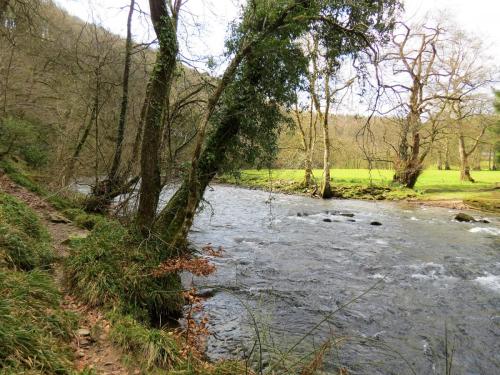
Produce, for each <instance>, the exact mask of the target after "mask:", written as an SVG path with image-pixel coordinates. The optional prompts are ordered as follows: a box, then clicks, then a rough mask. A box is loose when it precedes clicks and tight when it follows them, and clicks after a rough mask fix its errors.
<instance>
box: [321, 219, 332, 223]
mask: <svg viewBox="0 0 500 375" xmlns="http://www.w3.org/2000/svg"><path fill="white" fill-rule="evenodd" d="M323 221H324V222H325V223H331V222H332V219H323Z"/></svg>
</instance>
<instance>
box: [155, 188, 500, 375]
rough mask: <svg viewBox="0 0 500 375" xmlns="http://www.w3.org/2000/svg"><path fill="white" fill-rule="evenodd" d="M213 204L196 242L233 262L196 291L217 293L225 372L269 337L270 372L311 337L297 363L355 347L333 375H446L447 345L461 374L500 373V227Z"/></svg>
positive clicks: (429, 215)
mask: <svg viewBox="0 0 500 375" xmlns="http://www.w3.org/2000/svg"><path fill="white" fill-rule="evenodd" d="M168 195H169V192H165V193H164V195H163V199H166V198H167V197H168ZM206 199H207V201H208V202H209V203H210V205H208V204H207V205H206V207H205V209H204V210H203V212H202V213H200V214H199V215H198V216H197V218H196V220H195V223H194V227H193V230H192V232H191V234H190V240H191V241H192V242H193V243H195V244H196V245H198V246H200V247H201V246H203V245H205V244H207V243H211V244H212V245H213V246H214V247H218V246H222V247H223V248H224V250H225V252H224V255H223V256H222V257H220V258H213V259H212V261H213V262H214V263H215V264H216V266H217V271H216V273H215V274H213V275H212V276H210V277H208V278H196V279H191V278H189V277H185V280H184V281H185V283H186V284H187V285H190V284H191V283H194V285H196V286H197V287H198V288H199V289H205V291H207V290H206V289H207V288H210V289H211V290H212V291H213V292H214V296H213V297H212V298H208V299H207V300H206V301H205V303H204V311H205V313H206V314H208V316H209V318H210V327H209V328H210V330H211V332H212V333H213V335H212V336H211V337H209V339H208V344H207V345H208V350H207V353H208V355H209V356H210V357H211V358H212V359H218V358H241V357H244V356H245V355H248V353H249V352H250V351H251V350H252V347H253V346H254V343H255V342H256V337H257V336H256V335H257V331H258V334H259V338H260V344H261V345H260V346H259V345H257V347H254V350H253V352H254V353H255V352H256V351H260V347H262V351H263V353H264V360H263V363H264V365H266V362H267V360H266V359H265V358H266V356H267V357H268V356H269V355H271V354H272V353H273V352H274V351H275V350H278V349H279V350H281V351H282V352H283V351H286V350H287V349H290V348H291V347H293V345H294V343H297V342H299V340H301V339H302V338H303V337H304V336H307V337H306V339H305V340H303V341H301V342H300V344H299V345H297V348H296V349H295V350H298V351H299V352H300V351H303V352H304V353H306V352H307V351H308V350H310V349H311V348H312V346H314V345H316V346H318V345H321V343H323V342H324V341H325V340H326V339H328V338H330V337H335V339H336V340H337V341H338V342H339V343H340V342H341V343H342V345H339V347H338V348H334V349H332V350H331V351H330V352H328V354H327V355H326V356H325V362H326V366H325V368H324V370H325V372H326V373H332V374H333V373H335V374H337V373H338V370H337V369H338V368H339V367H344V366H345V367H346V368H347V369H348V370H349V373H350V374H412V373H416V374H445V361H446V359H445V354H444V353H445V351H446V342H447V343H448V352H451V349H452V348H453V349H454V350H453V351H454V354H453V361H452V366H453V374H478V375H479V374H481V375H485V374H488V375H489V374H491V375H493V374H499V373H500V218H499V217H494V216H491V215H490V216H488V215H487V216H488V219H489V220H490V222H491V223H488V224H487V223H459V222H456V221H454V220H453V217H454V215H455V214H456V211H450V210H448V209H444V208H434V207H415V206H409V205H406V206H405V205H404V204H401V203H395V202H371V201H356V200H328V201H323V200H320V199H312V198H308V197H302V196H290V195H283V194H272V195H270V194H269V193H267V192H263V191H256V190H247V189H241V188H236V187H230V186H219V185H217V186H215V187H214V188H213V189H211V190H210V191H207V193H206ZM474 215H475V216H480V215H479V214H478V213H474ZM325 220H326V221H325ZM372 221H378V222H380V223H381V224H382V225H379V226H374V225H370V223H371V222H372ZM209 291H210V290H209ZM367 291H368V292H367ZM365 292H367V293H366V294H365V295H363V296H362V297H360V298H359V299H356V300H355V301H353V302H352V303H351V304H349V305H348V306H347V307H344V308H342V306H343V305H344V304H346V303H348V302H349V301H351V300H353V299H355V298H356V297H357V296H360V295H361V294H363V293H365ZM321 322H323V323H322V324H319V323H321ZM316 326H318V327H317V328H316V329H314V330H313V331H312V332H311V330H312V329H313V328H314V327H316ZM445 326H446V330H445ZM256 327H257V330H256ZM446 337H447V339H446Z"/></svg>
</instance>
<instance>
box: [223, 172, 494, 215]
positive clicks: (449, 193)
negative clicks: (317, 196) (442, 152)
mask: <svg viewBox="0 0 500 375" xmlns="http://www.w3.org/2000/svg"><path fill="white" fill-rule="evenodd" d="M322 174H323V171H322V170H320V169H315V170H314V171H313V176H314V178H315V179H316V181H317V182H318V184H319V183H320V181H321V177H322ZM393 174H394V172H393V171H392V170H389V169H374V170H371V171H370V170H368V169H332V170H331V178H332V187H333V188H334V190H335V191H336V193H337V195H338V196H339V197H342V198H360V199H407V198H410V199H419V200H462V201H465V202H466V203H470V204H471V205H473V206H475V207H478V208H481V209H485V210H489V211H498V210H500V190H498V187H499V186H500V171H472V172H471V174H472V176H473V178H474V179H475V180H476V182H475V183H471V182H462V181H460V171H458V170H451V171H440V170H436V169H427V170H425V171H424V172H423V173H422V175H421V176H420V178H419V179H418V182H417V184H416V186H415V189H414V190H410V189H403V188H401V187H398V186H394V185H393V184H392V176H393ZM303 179H304V171H303V170H301V169H272V170H267V169H266V170H264V169H263V170H255V169H248V170H243V171H241V172H240V173H239V174H238V175H237V176H228V175H225V176H222V177H221V178H220V181H221V182H224V183H231V184H237V185H241V186H246V187H252V188H265V189H269V188H273V189H274V190H276V191H282V192H286V193H309V192H310V191H308V190H307V189H304V187H303V186H302V181H303Z"/></svg>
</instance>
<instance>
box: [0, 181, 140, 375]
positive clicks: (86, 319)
mask: <svg viewBox="0 0 500 375" xmlns="http://www.w3.org/2000/svg"><path fill="white" fill-rule="evenodd" d="M0 189H1V190H3V191H5V192H6V193H8V194H10V195H13V196H15V197H17V198H18V199H20V200H21V201H23V202H24V203H26V204H27V205H28V206H30V207H31V208H32V209H33V210H34V211H35V212H36V213H37V214H38V216H39V217H40V219H41V220H42V221H43V223H44V224H45V226H46V227H47V229H48V231H49V233H50V235H51V237H52V242H53V246H54V250H55V252H56V254H57V255H59V256H60V257H61V258H64V257H66V256H68V254H69V249H68V247H67V246H66V245H65V244H64V242H65V241H66V240H67V239H68V238H70V237H77V236H78V237H82V236H86V235H87V234H88V232H87V231H85V230H83V229H80V228H78V227H76V226H75V225H73V224H72V223H71V222H70V221H69V220H67V219H65V218H64V217H63V216H62V215H60V214H59V213H58V212H57V211H56V210H55V209H54V208H53V207H52V206H51V205H50V204H48V203H47V202H46V201H44V200H43V199H42V198H40V197H39V196H38V195H36V194H34V193H32V192H30V191H28V190H27V189H25V188H23V187H21V186H18V185H17V184H15V183H14V182H12V181H11V180H10V179H9V178H8V177H7V176H6V175H0ZM62 272H63V271H62V267H61V264H56V266H55V272H54V278H55V280H56V283H57V285H58V287H59V289H60V291H61V292H62V293H63V302H62V305H61V306H62V308H63V309H64V310H66V311H70V312H72V313H75V314H76V315H77V316H78V317H79V329H78V330H77V331H76V332H75V333H74V339H73V341H72V343H71V346H72V347H73V349H74V351H75V363H74V365H75V369H76V370H82V369H84V368H89V369H93V370H94V371H95V373H97V374H140V371H139V370H136V369H132V370H128V369H127V368H125V367H124V366H123V365H122V364H121V362H120V358H121V353H120V352H119V351H118V350H117V349H115V348H114V347H113V345H112V344H111V342H110V339H109V323H108V322H107V321H106V319H104V317H103V316H102V314H101V313H100V312H99V311H97V310H95V309H89V308H87V307H86V306H85V305H84V304H82V303H79V302H78V300H77V299H76V298H74V297H73V296H71V295H69V294H68V293H67V291H65V290H64V288H63V283H62V275H63V273H62Z"/></svg>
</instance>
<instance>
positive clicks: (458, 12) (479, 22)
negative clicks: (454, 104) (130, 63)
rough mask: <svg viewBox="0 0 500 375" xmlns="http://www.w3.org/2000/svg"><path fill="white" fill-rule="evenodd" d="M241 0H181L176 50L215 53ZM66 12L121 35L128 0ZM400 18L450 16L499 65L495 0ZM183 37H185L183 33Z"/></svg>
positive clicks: (137, 28)
mask: <svg viewBox="0 0 500 375" xmlns="http://www.w3.org/2000/svg"><path fill="white" fill-rule="evenodd" d="M136 2H137V5H138V8H140V9H141V10H142V11H143V12H145V13H146V14H143V15H142V16H139V15H138V14H136V18H135V19H134V25H133V28H134V39H135V40H136V41H141V42H146V41H149V40H152V39H154V35H153V33H152V32H151V28H150V27H149V23H148V20H147V14H148V13H149V3H148V0H136ZM244 2H245V1H244V0H185V5H184V6H183V12H182V19H183V23H182V24H183V25H184V26H183V30H181V32H183V33H184V35H185V34H186V31H187V30H189V31H190V32H191V34H192V31H194V32H195V36H193V35H191V36H190V38H189V43H187V42H186V41H185V42H184V43H181V44H182V46H181V52H182V54H183V55H184V56H185V57H186V58H188V59H197V58H199V57H202V56H207V55H211V56H220V55H222V54H223V51H224V37H225V36H226V34H227V30H228V27H229V24H230V22H231V21H232V20H234V19H236V18H237V17H238V14H239V12H240V10H241V6H242V4H243V3H244ZM56 3H58V4H59V5H61V6H62V7H63V8H65V9H66V10H67V11H68V12H69V13H70V14H73V15H75V16H78V17H80V18H81V19H83V20H85V21H89V22H92V20H97V21H98V22H99V23H101V24H102V26H104V27H106V28H107V29H109V30H111V31H113V32H114V33H117V34H121V35H125V34H126V28H125V25H126V18H127V11H128V7H127V5H128V4H129V3H130V1H129V0H56ZM405 9H406V14H405V18H406V19H409V20H417V19H418V18H421V17H422V16H425V15H426V14H427V13H429V12H431V13H433V14H435V15H438V16H439V15H446V16H447V17H450V16H451V17H453V18H454V19H455V21H456V22H457V23H458V24H459V25H460V26H461V27H462V28H463V29H465V30H466V31H468V32H470V33H473V34H474V35H477V36H478V38H481V39H482V40H483V41H484V42H485V44H486V45H487V46H489V47H490V51H489V52H490V53H489V54H490V55H491V56H492V59H493V60H494V63H495V64H498V65H500V38H498V35H500V25H499V17H500V0H406V1H405ZM184 39H186V38H184Z"/></svg>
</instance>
